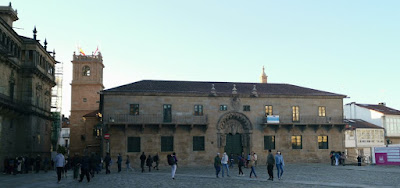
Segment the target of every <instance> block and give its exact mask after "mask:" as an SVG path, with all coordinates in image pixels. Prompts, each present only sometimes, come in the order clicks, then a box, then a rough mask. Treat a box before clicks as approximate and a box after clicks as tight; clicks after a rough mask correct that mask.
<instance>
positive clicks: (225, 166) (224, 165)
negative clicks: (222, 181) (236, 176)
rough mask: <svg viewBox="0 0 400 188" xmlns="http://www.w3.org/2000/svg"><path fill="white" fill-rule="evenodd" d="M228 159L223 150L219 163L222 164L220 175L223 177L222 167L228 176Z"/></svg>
mask: <svg viewBox="0 0 400 188" xmlns="http://www.w3.org/2000/svg"><path fill="white" fill-rule="evenodd" d="M228 161H229V157H228V155H227V154H226V152H224V154H223V155H222V159H221V164H222V177H224V169H226V176H228V177H230V176H229V166H228Z"/></svg>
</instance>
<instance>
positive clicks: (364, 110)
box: [343, 102, 400, 144]
mask: <svg viewBox="0 0 400 188" xmlns="http://www.w3.org/2000/svg"><path fill="white" fill-rule="evenodd" d="M343 112H344V115H345V118H346V119H362V120H364V121H367V122H369V123H372V124H375V125H377V126H379V127H382V128H384V129H385V142H386V141H388V140H389V143H390V144H400V111H399V110H396V109H393V108H389V107H387V106H386V104H385V103H379V104H377V105H376V104H375V105H374V104H358V103H355V102H352V103H349V104H346V105H344V108H343ZM385 144H386V143H385Z"/></svg>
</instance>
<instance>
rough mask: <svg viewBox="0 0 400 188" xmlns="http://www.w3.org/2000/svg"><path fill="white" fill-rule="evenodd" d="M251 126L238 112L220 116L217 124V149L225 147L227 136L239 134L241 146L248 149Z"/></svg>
mask: <svg viewBox="0 0 400 188" xmlns="http://www.w3.org/2000/svg"><path fill="white" fill-rule="evenodd" d="M252 130H253V126H252V124H251V122H250V120H249V119H248V118H247V116H246V115H244V114H242V113H239V112H228V113H226V114H224V115H222V116H221V118H220V119H219V121H218V124H217V131H218V133H217V137H218V138H217V141H218V147H225V144H226V135H227V134H232V135H235V134H241V138H242V146H243V147H246V148H247V147H250V145H251V144H250V135H251V133H252Z"/></svg>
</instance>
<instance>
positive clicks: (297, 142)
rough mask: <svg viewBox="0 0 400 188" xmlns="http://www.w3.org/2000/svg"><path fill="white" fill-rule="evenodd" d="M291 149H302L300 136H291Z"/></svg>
mask: <svg viewBox="0 0 400 188" xmlns="http://www.w3.org/2000/svg"><path fill="white" fill-rule="evenodd" d="M292 149H303V143H302V142H301V136H292Z"/></svg>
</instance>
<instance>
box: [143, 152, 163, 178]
mask: <svg viewBox="0 0 400 188" xmlns="http://www.w3.org/2000/svg"><path fill="white" fill-rule="evenodd" d="M159 162H160V158H159V156H158V153H156V154H155V155H154V156H153V157H152V156H151V155H148V156H147V157H146V155H145V154H144V152H142V155H140V167H141V168H142V173H143V172H144V165H145V164H146V166H147V167H149V172H151V168H153V169H156V170H158V164H159ZM153 163H156V165H155V166H154V167H153Z"/></svg>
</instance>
